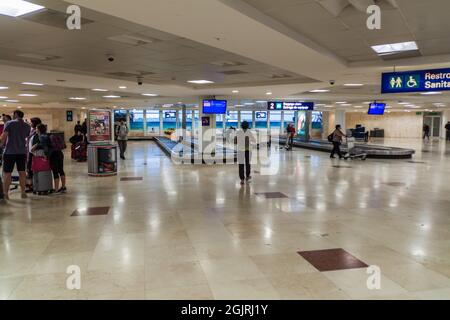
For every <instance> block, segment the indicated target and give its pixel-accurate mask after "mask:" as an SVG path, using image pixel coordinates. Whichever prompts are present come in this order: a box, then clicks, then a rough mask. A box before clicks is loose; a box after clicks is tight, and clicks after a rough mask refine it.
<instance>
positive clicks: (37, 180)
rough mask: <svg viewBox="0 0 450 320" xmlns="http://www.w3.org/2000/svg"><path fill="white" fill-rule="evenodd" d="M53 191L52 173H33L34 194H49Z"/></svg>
mask: <svg viewBox="0 0 450 320" xmlns="http://www.w3.org/2000/svg"><path fill="white" fill-rule="evenodd" d="M52 190H53V175H52V172H51V171H39V172H33V192H34V193H37V194H48V193H50V192H51V191H52Z"/></svg>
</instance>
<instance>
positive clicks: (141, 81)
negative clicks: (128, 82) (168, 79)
mask: <svg viewBox="0 0 450 320" xmlns="http://www.w3.org/2000/svg"><path fill="white" fill-rule="evenodd" d="M137 83H138V85H140V86H142V84H143V83H144V82H143V79H142V78H141V77H138V78H137Z"/></svg>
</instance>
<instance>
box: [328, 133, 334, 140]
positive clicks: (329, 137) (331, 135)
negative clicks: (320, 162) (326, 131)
mask: <svg viewBox="0 0 450 320" xmlns="http://www.w3.org/2000/svg"><path fill="white" fill-rule="evenodd" d="M333 136H334V134H333V133H331V134H330V135H329V136H328V137H327V139H328V141H329V142H333Z"/></svg>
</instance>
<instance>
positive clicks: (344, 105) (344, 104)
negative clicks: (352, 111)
mask: <svg viewBox="0 0 450 320" xmlns="http://www.w3.org/2000/svg"><path fill="white" fill-rule="evenodd" d="M341 106H343V107H350V106H351V104H350V103H343V104H341Z"/></svg>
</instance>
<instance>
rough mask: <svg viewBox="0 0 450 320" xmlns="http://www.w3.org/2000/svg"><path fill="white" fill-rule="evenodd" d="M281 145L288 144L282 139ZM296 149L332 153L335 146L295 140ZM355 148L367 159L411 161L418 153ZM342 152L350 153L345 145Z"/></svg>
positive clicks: (373, 146)
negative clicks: (365, 155) (364, 154)
mask: <svg viewBox="0 0 450 320" xmlns="http://www.w3.org/2000/svg"><path fill="white" fill-rule="evenodd" d="M279 143H280V145H284V144H286V138H281V137H280V140H279ZM294 147H297V148H304V149H311V150H316V151H323V152H331V150H332V149H333V144H331V143H330V142H328V141H327V140H310V141H308V142H307V141H302V140H301V139H294ZM355 148H356V149H358V150H360V151H361V152H363V153H366V154H367V158H377V159H411V158H412V156H413V154H415V153H416V151H415V150H413V149H404V148H396V147H388V146H381V145H376V144H369V143H362V142H359V143H358V142H356V143H355ZM341 151H342V152H348V148H347V145H346V144H345V143H343V144H342V145H341Z"/></svg>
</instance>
